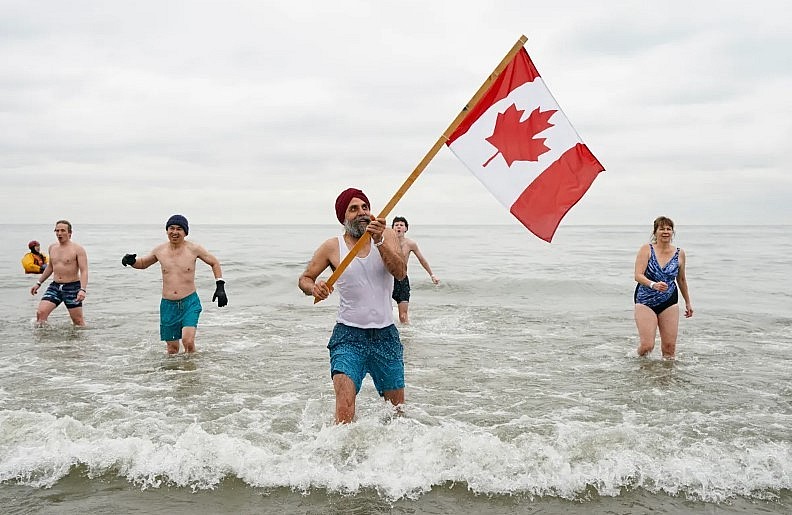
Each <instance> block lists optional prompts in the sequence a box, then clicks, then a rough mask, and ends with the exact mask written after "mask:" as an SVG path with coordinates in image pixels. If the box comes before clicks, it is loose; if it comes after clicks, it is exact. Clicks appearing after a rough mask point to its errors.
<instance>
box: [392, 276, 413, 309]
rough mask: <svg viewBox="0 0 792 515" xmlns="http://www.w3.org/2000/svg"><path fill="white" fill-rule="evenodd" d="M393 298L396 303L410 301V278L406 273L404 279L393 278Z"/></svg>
mask: <svg viewBox="0 0 792 515" xmlns="http://www.w3.org/2000/svg"><path fill="white" fill-rule="evenodd" d="M391 298H392V299H393V300H395V301H396V304H401V303H402V302H410V278H409V277H407V276H406V275H405V276H404V279H402V280H401V281H399V280H398V279H394V280H393V295H391Z"/></svg>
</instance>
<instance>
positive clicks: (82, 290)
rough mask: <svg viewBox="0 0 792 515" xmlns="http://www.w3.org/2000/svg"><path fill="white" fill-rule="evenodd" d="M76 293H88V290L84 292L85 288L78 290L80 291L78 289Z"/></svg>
mask: <svg viewBox="0 0 792 515" xmlns="http://www.w3.org/2000/svg"><path fill="white" fill-rule="evenodd" d="M77 291H81V292H85V293H88V290H86V289H85V288H80V289H79V290H77Z"/></svg>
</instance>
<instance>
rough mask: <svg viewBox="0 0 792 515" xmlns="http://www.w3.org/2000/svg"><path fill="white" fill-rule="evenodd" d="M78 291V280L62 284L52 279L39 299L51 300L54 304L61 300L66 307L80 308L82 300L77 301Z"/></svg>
mask: <svg viewBox="0 0 792 515" xmlns="http://www.w3.org/2000/svg"><path fill="white" fill-rule="evenodd" d="M78 293H80V281H74V282H72V283H63V284H61V283H56V282H55V281H52V282H51V283H50V285H49V287H48V288H47V291H46V292H44V295H43V296H42V297H41V300H46V301H49V302H52V303H53V304H55V305H56V306H58V305H59V304H60V303H61V302H63V303H64V304H66V307H67V308H68V309H74V308H80V307H82V301H80V302H78V301H77V294H78Z"/></svg>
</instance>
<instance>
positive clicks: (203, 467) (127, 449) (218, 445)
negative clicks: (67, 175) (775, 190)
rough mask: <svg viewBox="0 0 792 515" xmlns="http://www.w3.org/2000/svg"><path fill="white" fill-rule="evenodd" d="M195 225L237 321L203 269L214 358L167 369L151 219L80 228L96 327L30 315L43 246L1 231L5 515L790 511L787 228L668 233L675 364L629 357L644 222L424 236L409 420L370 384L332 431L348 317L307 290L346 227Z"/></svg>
mask: <svg viewBox="0 0 792 515" xmlns="http://www.w3.org/2000/svg"><path fill="white" fill-rule="evenodd" d="M191 229H192V232H191V234H190V238H191V239H193V240H194V241H198V242H200V243H201V244H203V245H204V246H206V247H207V248H208V249H209V250H210V251H211V252H213V253H214V254H216V255H217V256H218V257H219V258H220V260H221V261H222V263H223V268H224V277H225V278H226V280H227V287H226V290H227V292H228V295H229V306H228V307H227V308H223V309H219V308H217V306H216V305H214V304H211V302H210V298H211V294H212V291H213V281H212V274H211V271H210V270H209V268H208V267H205V266H203V265H202V264H201V263H199V270H198V278H199V280H198V287H199V294H200V296H201V299H202V302H203V304H204V311H203V314H202V316H201V321H200V325H199V330H198V338H197V348H198V350H199V352H198V353H197V354H196V355H194V356H178V357H175V358H169V357H167V356H165V352H164V351H165V345H164V343H162V342H160V341H159V340H158V338H159V333H158V306H159V297H160V273H159V270H158V268H157V267H156V266H155V267H152V268H150V269H148V270H145V271H140V270H132V269H129V268H124V267H122V266H121V264H120V260H121V256H123V255H124V254H125V253H127V252H137V253H138V254H139V255H140V254H143V253H145V252H146V251H148V250H150V249H151V248H152V247H153V246H154V245H155V244H157V243H158V242H160V241H164V231H163V230H162V229H161V228H160V227H158V226H130V227H125V228H122V229H121V230H120V231H119V228H118V227H117V226H112V227H111V226H101V225H92V226H85V227H75V234H74V240H75V241H77V242H79V243H81V244H83V245H84V246H85V247H86V249H87V251H88V255H89V260H90V267H91V278H90V285H89V288H88V290H89V297H88V300H87V302H86V305H85V313H86V320H87V321H88V324H89V326H88V327H87V328H85V329H77V328H73V327H71V326H70V324H69V322H68V316H67V314H66V312H65V310H64V309H63V307H60V308H58V309H57V310H56V311H55V312H54V313H53V315H52V316H51V319H50V324H49V325H48V326H47V327H44V328H35V327H34V324H33V323H32V320H33V318H34V312H35V307H36V305H37V302H38V299H37V298H33V297H31V296H30V294H29V293H28V289H29V286H30V284H31V283H32V282H33V279H31V278H30V276H27V277H26V276H24V274H22V273H21V265H19V259H21V256H22V253H23V251H24V245H25V243H26V242H27V241H28V240H30V239H31V238H35V239H38V240H40V241H42V243H44V245H43V246H46V245H47V244H48V243H50V242H51V240H52V238H50V239H49V240H48V239H47V235H51V234H52V233H51V230H52V228H51V227H48V226H3V231H2V236H0V240H2V246H1V247H0V248H1V249H2V250H0V254H2V260H1V263H2V264H0V266H1V267H2V269H1V271H2V273H3V276H4V277H6V278H7V279H6V280H5V281H3V283H2V284H1V285H0V294H1V296H0V299H2V300H0V303H2V304H1V305H2V308H3V309H2V311H1V313H2V314H0V317H2V318H0V322H2V324H1V325H0V342H2V345H0V502H3V505H4V506H5V507H8V509H9V510H10V511H11V512H18V513H27V512H29V511H31V510H33V511H35V510H43V511H47V510H52V509H54V508H55V507H57V511H58V512H61V513H77V512H86V511H88V510H91V511H99V512H101V511H105V509H104V508H107V511H122V512H123V511H134V510H135V509H139V510H140V511H142V512H147V511H153V510H154V508H155V507H159V508H161V509H165V507H168V508H169V509H167V510H166V511H169V512H171V513H182V512H183V513H186V512H192V513H214V512H217V511H237V512H253V511H261V510H262V508H264V509H265V510H266V511H269V510H270V509H279V510H281V511H284V512H286V513H328V512H330V513H332V512H345V513H346V512H353V513H355V512H357V513H371V512H396V513H401V512H404V513H432V512H436V513H446V512H448V511H450V509H451V508H453V511H455V512H459V513H481V512H487V513H499V512H503V513H506V512H509V513H514V512H517V513H539V512H541V513H598V512H599V513H641V512H645V513H688V512H691V511H697V512H702V513H761V512H766V513H786V512H788V511H789V510H790V507H791V506H792V496H791V495H790V488H791V487H792V437H791V436H790V431H789V427H790V425H791V424H790V422H792V386H791V385H790V382H789V370H790V364H792V363H790V361H792V360H791V359H790V357H789V355H788V349H789V344H790V343H792V315H791V313H792V309H790V308H792V294H790V291H789V290H788V289H783V288H781V289H779V288H778V283H779V280H778V278H779V277H784V276H785V274H786V271H787V269H788V265H789V260H788V256H789V255H790V251H792V240H791V239H790V238H789V237H788V235H789V227H761V228H757V227H738V228H735V227H731V226H730V227H722V228H720V227H715V228H713V227H678V228H677V233H678V243H679V245H680V246H682V247H683V248H685V250H686V252H687V256H688V280H689V283H690V289H691V295H692V298H693V304H694V307H695V309H696V313H695V316H694V317H693V318H692V319H689V320H685V319H683V320H682V321H681V322H680V338H679V344H678V349H677V350H678V352H677V354H678V359H677V361H675V362H667V361H663V360H660V359H659V356H658V355H659V349H656V350H655V352H654V355H653V356H652V357H650V358H647V359H639V358H637V357H636V356H635V346H636V344H637V340H636V334H635V332H636V331H635V326H634V322H633V320H632V289H633V287H634V282H633V279H632V268H633V261H634V258H635V252H636V251H637V249H638V247H639V246H640V245H641V244H642V243H643V242H645V241H646V240H647V238H648V234H647V233H648V231H647V229H646V228H645V227H626V226H625V227H580V226H579V227H562V228H561V229H560V230H559V233H558V234H557V236H556V240H555V241H554V243H553V244H551V245H548V244H546V243H544V242H541V241H539V240H537V239H536V238H534V237H533V236H531V235H530V234H529V233H528V232H527V231H525V230H524V229H522V228H521V227H513V226H481V227H456V226H452V227H446V226H444V227H440V226H432V227H417V226H416V227H413V228H411V230H410V233H409V236H410V237H412V238H414V239H415V240H416V241H417V242H418V244H419V245H420V247H421V250H422V251H423V253H424V255H425V256H426V257H427V258H428V259H429V261H430V263H431V264H432V268H433V271H434V272H435V274H436V275H438V276H439V277H440V279H441V284H440V285H439V286H433V285H432V284H431V282H430V281H429V278H428V276H427V275H426V273H425V272H424V271H423V269H422V268H421V267H420V265H419V264H418V263H417V260H415V259H414V258H413V260H412V261H411V262H410V279H411V283H412V286H413V289H412V302H411V309H410V314H411V321H412V323H411V325H409V326H403V327H400V331H401V336H402V342H403V343H404V346H405V366H406V382H407V389H406V393H407V406H406V414H405V416H404V417H401V418H393V416H392V415H393V414H392V412H391V410H390V409H389V408H388V407H387V406H386V405H384V404H383V403H382V402H380V401H379V400H378V399H377V398H376V393H375V391H374V388H373V386H372V384H371V382H370V380H368V379H367V380H366V381H365V382H364V386H363V389H362V391H361V394H360V396H359V398H358V419H357V421H356V422H355V423H354V424H352V425H349V426H343V427H337V426H333V425H332V417H333V392H332V385H331V382H330V379H329V370H328V359H327V350H326V348H325V346H326V343H327V339H328V337H329V334H330V331H331V329H332V324H333V320H334V315H335V309H336V302H337V301H336V300H335V299H334V298H331V299H330V300H328V301H326V302H323V303H320V304H318V305H313V304H312V302H311V300H312V299H309V298H307V297H305V296H303V295H302V294H301V293H300V292H299V290H298V289H297V287H296V282H297V277H298V276H299V274H300V273H301V272H302V270H303V268H304V266H305V264H306V262H307V260H308V259H309V258H310V256H311V254H312V252H313V250H314V249H315V248H316V247H317V246H318V245H319V243H320V242H321V241H323V240H324V239H326V238H327V237H329V236H332V235H333V233H334V231H335V228H334V227H315V226H210V227H193V228H191ZM119 234H120V237H119ZM122 240H123V241H122ZM732 241H733V242H739V243H735V244H734V246H733V247H732V248H728V247H726V246H724V242H732ZM20 248H21V250H19V252H14V251H15V250H18V249H20ZM17 254H19V255H18V256H17ZM394 311H395V309H394ZM147 506H149V507H150V508H147ZM133 507H137V508H133ZM111 508H112V509H111Z"/></svg>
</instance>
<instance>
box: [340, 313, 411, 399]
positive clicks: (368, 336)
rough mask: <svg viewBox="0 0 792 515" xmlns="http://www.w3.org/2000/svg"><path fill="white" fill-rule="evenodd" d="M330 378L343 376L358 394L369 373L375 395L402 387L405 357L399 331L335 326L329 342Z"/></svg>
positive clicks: (342, 325) (384, 328) (394, 327)
mask: <svg viewBox="0 0 792 515" xmlns="http://www.w3.org/2000/svg"><path fill="white" fill-rule="evenodd" d="M327 348H328V349H330V375H331V376H334V375H336V374H339V373H341V374H345V375H346V376H348V377H349V378H350V379H352V382H353V383H355V393H358V392H360V387H361V385H362V384H363V378H364V377H366V374H367V373H368V374H369V375H371V379H372V380H373V381H374V387H375V388H376V389H377V393H378V394H379V395H380V397H382V395H383V394H384V392H386V391H389V390H399V389H401V388H404V357H403V352H402V344H401V340H399V331H398V330H397V329H396V326H395V325H393V324H391V325H389V326H388V327H383V328H382V329H359V328H357V327H350V326H348V325H344V324H336V325H335V327H334V328H333V335H332V336H331V337H330V343H328V344H327Z"/></svg>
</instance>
